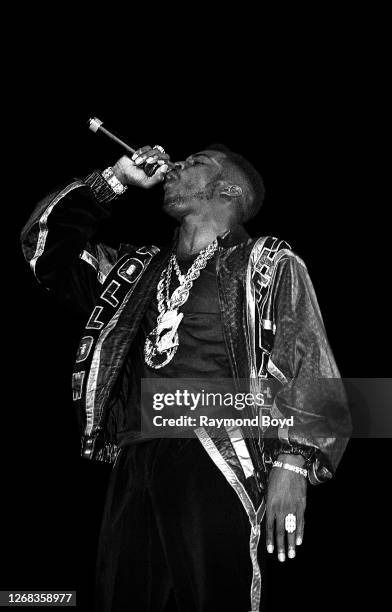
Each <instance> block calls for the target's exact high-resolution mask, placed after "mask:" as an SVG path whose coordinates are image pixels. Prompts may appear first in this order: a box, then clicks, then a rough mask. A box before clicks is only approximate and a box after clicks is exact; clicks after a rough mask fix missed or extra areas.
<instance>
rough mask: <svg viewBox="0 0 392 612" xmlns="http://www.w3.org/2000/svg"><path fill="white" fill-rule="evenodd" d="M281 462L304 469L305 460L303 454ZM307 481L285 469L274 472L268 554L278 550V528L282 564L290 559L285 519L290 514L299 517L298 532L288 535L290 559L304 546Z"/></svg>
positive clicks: (282, 457) (269, 499)
mask: <svg viewBox="0 0 392 612" xmlns="http://www.w3.org/2000/svg"><path fill="white" fill-rule="evenodd" d="M278 461H282V462H283V463H291V464H292V465H297V466H298V467H302V466H303V464H304V462H305V460H304V458H303V457H302V456H301V455H288V454H282V455H279V457H278ZM306 484H307V483H306V478H304V476H302V475H301V474H296V473H295V472H291V471H289V470H287V469H284V468H278V467H274V468H272V470H271V474H270V478H269V482H268V493H267V509H266V513H267V516H266V519H267V551H268V552H269V553H272V552H273V551H274V525H275V535H276V548H277V553H278V559H279V561H284V560H285V559H286V546H285V533H287V532H286V530H285V518H286V516H287V515H288V514H294V516H295V517H296V530H295V531H294V532H293V533H287V545H288V554H287V556H288V558H289V559H293V558H294V557H295V547H296V545H297V546H299V545H300V544H302V539H303V531H304V513H305V506H306Z"/></svg>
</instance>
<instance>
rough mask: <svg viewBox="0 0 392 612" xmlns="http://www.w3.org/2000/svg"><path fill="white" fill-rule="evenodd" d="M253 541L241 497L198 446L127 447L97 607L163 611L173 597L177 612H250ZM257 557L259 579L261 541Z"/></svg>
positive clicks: (120, 462) (108, 519)
mask: <svg viewBox="0 0 392 612" xmlns="http://www.w3.org/2000/svg"><path fill="white" fill-rule="evenodd" d="M249 535H250V524H249V519H248V517H247V514H246V512H245V510H244V508H243V506H242V504H241V502H240V500H239V499H238V497H237V495H236V493H235V491H234V490H233V489H232V487H231V486H230V485H229V484H228V482H227V481H226V479H225V477H224V476H223V475H222V474H221V472H220V471H219V470H218V468H217V467H216V466H215V465H214V463H213V462H212V460H211V459H210V457H209V456H208V455H207V453H206V451H205V450H204V448H203V447H202V445H201V444H200V442H199V441H198V440H196V439H182V440H167V439H160V440H153V441H148V442H143V443H139V444H137V445H133V446H129V447H126V448H124V449H123V450H122V451H121V453H120V455H119V457H118V459H117V462H116V464H115V466H114V468H113V471H112V474H111V478H110V481H109V487H108V492H107V499H106V503H105V509H104V515H103V521H102V526H101V533H100V538H99V546H98V558H97V568H96V591H95V610H96V612H109V611H110V612H121V611H123V610H124V611H125V610H126V611H127V612H160V611H164V610H167V609H168V607H166V606H167V602H168V601H169V595H170V593H171V592H172V594H173V595H174V597H173V595H172V596H171V598H170V601H174V600H175V602H176V606H177V607H176V609H177V610H178V611H179V612H220V611H222V612H248V611H249V610H250V609H251V604H250V587H251V581H252V564H251V560H250V554H249ZM258 550H259V563H260V566H261V572H262V577H263V562H262V560H261V558H260V557H261V556H262V555H263V551H264V550H265V543H264V535H263V534H262V537H261V541H260V544H259V547H258ZM263 587H265V585H264V584H263ZM170 609H172V608H171V607H170Z"/></svg>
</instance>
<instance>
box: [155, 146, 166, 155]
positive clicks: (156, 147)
mask: <svg viewBox="0 0 392 612" xmlns="http://www.w3.org/2000/svg"><path fill="white" fill-rule="evenodd" d="M153 149H158V151H160V152H161V153H164V152H165V149H164V148H163V147H161V145H154V146H153Z"/></svg>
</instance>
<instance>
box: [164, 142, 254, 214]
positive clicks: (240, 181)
mask: <svg viewBox="0 0 392 612" xmlns="http://www.w3.org/2000/svg"><path fill="white" fill-rule="evenodd" d="M263 198H264V185H263V181H262V178H261V176H260V175H259V173H258V172H257V171H256V170H255V168H254V167H253V166H252V165H251V164H250V163H249V162H248V161H247V160H246V159H244V158H243V157H242V156H241V155H238V154H237V153H233V152H232V151H230V150H229V149H227V148H226V147H224V146H223V145H220V144H213V145H209V146H208V147H207V148H206V149H204V150H203V151H200V152H198V153H195V154H193V155H190V156H189V157H188V158H187V159H186V160H185V161H184V162H178V163H177V164H176V168H175V169H174V170H172V171H171V172H169V173H168V175H167V177H166V181H165V199H164V209H165V211H166V212H167V213H168V214H170V215H171V216H173V217H176V218H178V219H181V218H183V217H184V216H187V215H189V214H201V215H204V216H206V217H207V218H208V217H209V216H210V217H211V216H222V215H225V216H227V217H229V218H230V225H233V224H235V223H245V222H246V221H249V219H251V218H252V217H254V215H255V214H256V213H257V212H258V210H259V209H260V207H261V205H262V202H263Z"/></svg>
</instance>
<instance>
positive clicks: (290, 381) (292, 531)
mask: <svg viewBox="0 0 392 612" xmlns="http://www.w3.org/2000/svg"><path fill="white" fill-rule="evenodd" d="M154 165H155V173H154V174H153V175H152V176H148V174H147V169H148V168H150V169H151V168H152V167H154ZM160 182H164V203H163V209H164V211H165V212H166V213H167V214H168V215H170V216H171V217H173V219H175V220H176V221H177V222H178V225H179V228H177V230H176V232H175V234H174V238H173V240H172V242H171V243H170V244H169V245H168V246H167V247H166V248H164V249H162V250H161V251H159V249H158V248H157V247H154V246H143V247H132V246H130V245H120V247H119V248H118V249H114V248H111V247H108V246H107V245H105V244H102V243H97V242H96V241H95V236H96V235H97V230H98V228H99V226H100V225H101V224H102V223H105V220H107V219H108V218H109V216H110V206H111V204H110V202H111V201H112V200H115V199H116V198H121V197H123V193H124V191H125V190H126V189H128V188H129V191H130V192H131V191H133V197H134V199H135V200H136V199H137V188H151V187H154V186H155V185H157V184H159V183H160ZM130 195H131V194H130ZM263 195H264V186H263V183H262V180H261V178H260V176H259V175H258V173H257V172H256V170H255V169H254V168H253V167H252V166H251V165H250V164H249V163H248V162H247V161H246V160H245V159H243V158H242V157H241V156H239V155H237V154H234V153H233V152H231V151H228V150H227V149H224V148H223V147H221V146H218V145H214V146H210V147H208V148H207V149H206V150H204V151H201V152H199V153H196V154H194V155H191V156H190V157H188V158H187V159H186V160H185V161H184V162H178V163H176V164H174V165H173V164H172V163H171V162H170V160H169V158H168V156H167V155H166V153H165V152H164V151H163V149H162V148H161V147H158V146H157V147H154V148H151V147H149V146H147V147H143V148H142V149H140V150H139V151H137V152H136V153H135V155H134V156H133V157H132V159H130V158H128V157H122V158H121V159H120V160H119V161H118V162H117V163H116V164H115V165H114V166H113V167H112V168H108V169H106V170H105V171H104V172H103V173H101V172H98V171H95V172H92V173H91V174H90V175H89V176H87V177H86V178H85V179H84V180H76V181H73V182H72V183H70V184H68V185H66V186H65V187H64V188H62V189H60V190H59V191H58V192H56V193H55V194H52V195H50V196H48V197H47V198H46V199H45V200H44V201H43V202H41V203H40V204H39V205H38V207H37V208H36V210H35V211H34V213H33V214H32V216H31V218H30V219H29V221H28V223H27V224H26V226H25V228H24V229H23V231H22V242H23V249H24V253H25V257H26V259H27V260H28V261H29V263H30V266H31V268H32V270H33V272H34V274H35V275H36V277H37V280H38V281H39V282H40V283H42V285H43V286H44V287H46V288H47V289H50V290H51V291H54V292H56V294H57V295H58V296H59V298H60V299H61V300H62V301H63V302H65V303H67V304H69V305H70V306H72V307H73V308H75V307H77V308H79V309H80V310H81V312H82V313H84V315H85V318H86V320H87V323H86V328H85V332H84V334H83V337H82V339H81V342H80V345H79V350H78V354H77V357H76V365H75V370H74V374H73V397H74V401H75V402H76V404H77V406H78V409H79V412H78V414H79V415H80V421H81V423H80V424H81V427H82V428H83V435H82V456H84V457H86V458H89V459H97V460H103V461H109V462H112V463H113V464H114V465H113V470H112V473H111V479H110V483H109V488H108V493H107V500H106V504H105V510H104V516H103V521H102V527H101V533H100V539H99V548H98V559H97V573H96V610H104V611H109V610H113V611H117V610H125V609H131V610H137V611H154V612H155V611H157V610H163V609H164V606H165V604H166V602H167V601H168V597H169V594H170V592H174V597H175V600H176V604H177V607H178V609H179V610H180V611H181V612H185V611H186V612H192V611H198V612H201V611H212V610H222V611H223V610H227V611H231V610H233V611H235V612H241V611H248V610H259V609H260V601H261V596H262V564H261V563H260V560H261V554H262V551H263V550H264V543H263V545H260V546H259V540H260V535H261V527H262V525H263V524H265V528H266V542H265V547H266V550H268V552H270V553H273V552H274V551H275V552H276V554H277V556H278V559H279V560H280V561H282V562H283V561H285V559H286V556H287V557H288V558H289V559H292V558H294V557H295V551H296V546H299V545H300V544H301V542H302V538H303V530H304V510H305V502H306V484H307V480H309V481H310V482H311V483H312V484H317V483H319V482H323V481H326V480H328V479H329V478H331V477H332V475H333V473H334V471H335V469H336V467H337V465H338V463H339V461H340V459H341V456H342V454H343V451H344V448H345V445H346V437H347V432H348V429H349V423H350V420H349V416H348V411H347V406H346V401H345V395H344V391H343V389H342V386H341V384H339V381H338V379H339V373H338V370H337V367H336V365H335V362H334V359H333V356H332V353H331V350H330V348H329V345H328V342H327V339H326V335H325V330H324V326H323V322H322V318H321V314H320V311H319V308H318V304H317V301H316V297H315V295H314V291H313V288H312V285H311V281H310V279H309V276H308V274H307V271H306V268H305V265H304V263H303V262H302V261H301V260H300V259H299V258H298V257H297V256H296V255H295V254H294V253H293V252H292V251H291V249H290V247H289V245H288V244H287V243H285V242H284V241H282V240H278V239H276V238H273V237H270V236H266V237H262V238H260V239H258V240H252V239H251V238H250V237H249V236H248V234H247V233H246V232H245V230H244V229H243V226H242V225H243V223H245V222H248V221H249V220H250V219H251V218H252V217H253V216H254V215H255V214H256V213H257V212H258V210H259V208H260V206H261V203H262V200H263ZM157 378H161V379H163V378H165V379H183V378H192V379H197V378H206V379H230V380H232V382H233V389H234V390H235V389H237V388H238V384H239V381H240V380H244V379H245V380H248V381H249V388H250V389H252V390H257V389H260V388H261V385H262V383H263V382H265V381H268V380H272V381H274V382H275V383H276V385H277V386H278V390H277V392H276V395H275V398H274V403H273V406H272V415H275V416H284V417H285V418H287V419H289V418H290V417H295V423H294V425H293V426H292V427H290V428H289V427H281V428H279V430H278V435H277V436H276V437H272V438H268V437H266V436H265V435H263V434H264V433H265V432H264V431H263V429H262V428H260V427H258V428H256V429H257V431H256V435H255V432H254V429H252V430H251V431H247V430H246V428H244V429H242V428H234V429H233V428H230V427H228V428H226V429H225V430H224V432H223V434H222V432H220V434H219V435H217V432H216V431H214V429H213V428H211V429H209V428H205V427H197V428H195V431H194V436H193V437H191V438H189V437H188V438H179V439H174V440H173V439H165V438H162V439H156V438H153V436H149V435H148V433H146V432H143V431H141V430H140V419H141V414H140V413H141V399H140V385H141V380H142V379H157ZM326 379H327V380H329V381H331V379H332V380H334V381H335V383H336V384H334V385H327V388H326V386H325V385H323V384H321V383H320V384H319V385H316V387H317V392H315V385H314V384H312V382H314V381H317V383H318V382H319V381H325V380H326ZM265 513H266V518H265V521H263V518H264V514H265Z"/></svg>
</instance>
